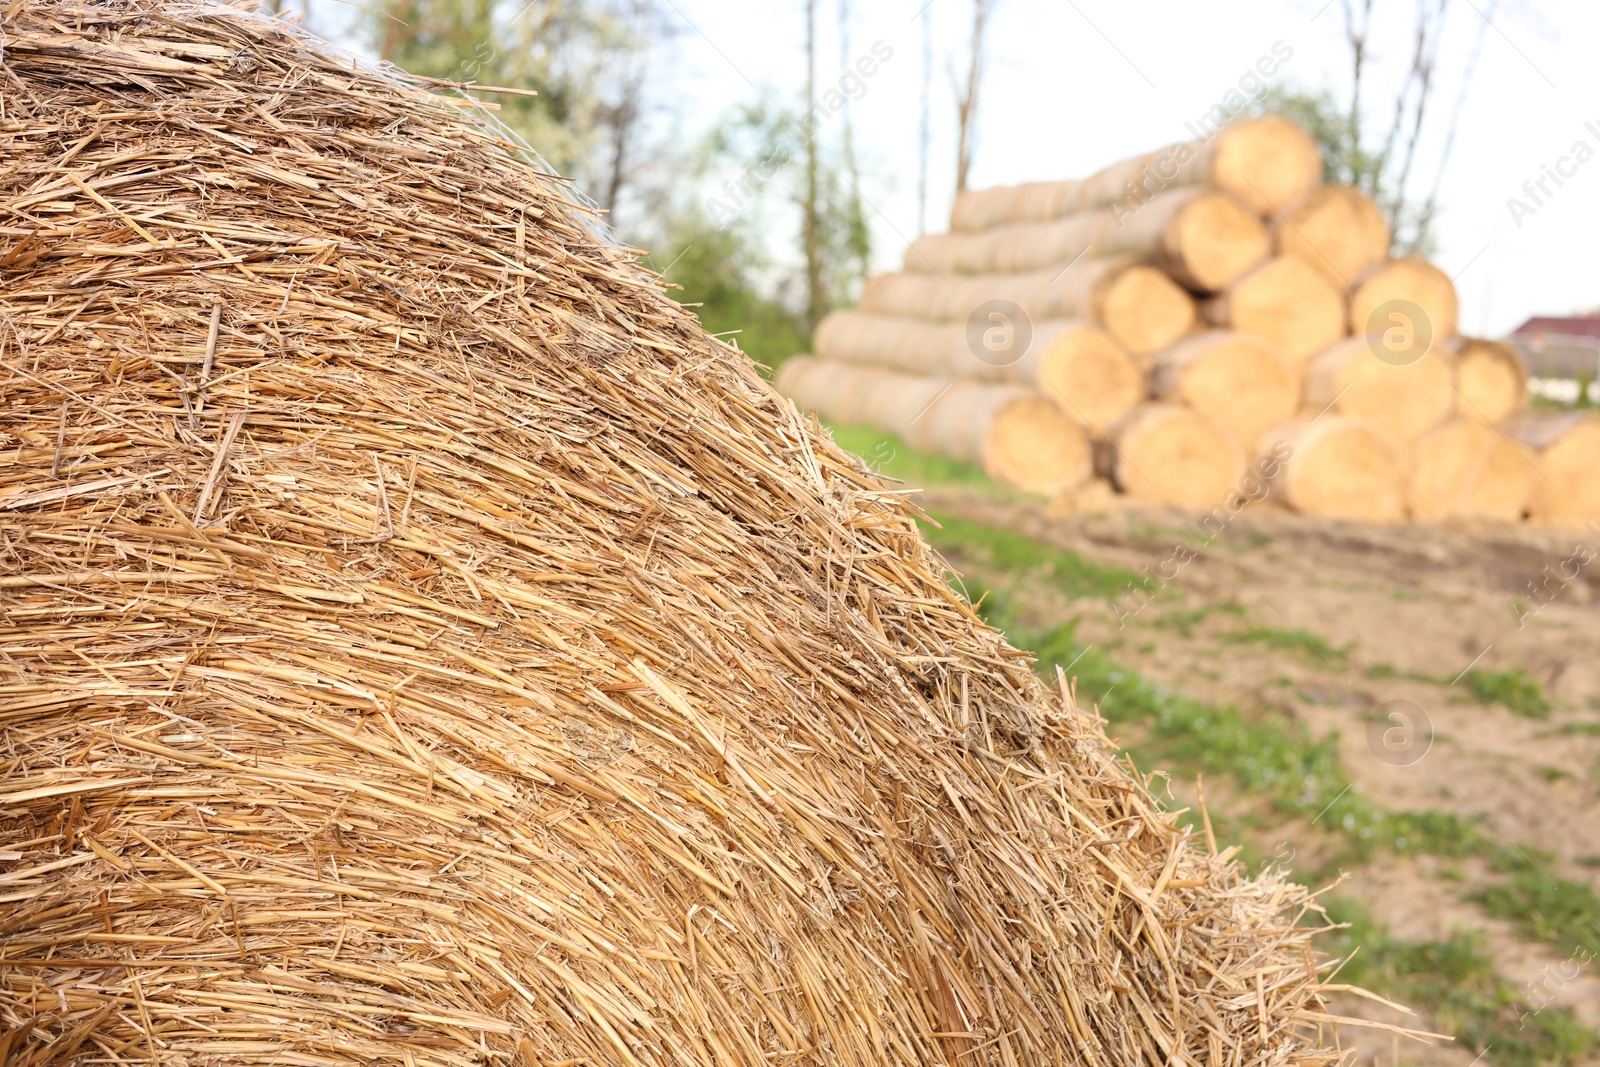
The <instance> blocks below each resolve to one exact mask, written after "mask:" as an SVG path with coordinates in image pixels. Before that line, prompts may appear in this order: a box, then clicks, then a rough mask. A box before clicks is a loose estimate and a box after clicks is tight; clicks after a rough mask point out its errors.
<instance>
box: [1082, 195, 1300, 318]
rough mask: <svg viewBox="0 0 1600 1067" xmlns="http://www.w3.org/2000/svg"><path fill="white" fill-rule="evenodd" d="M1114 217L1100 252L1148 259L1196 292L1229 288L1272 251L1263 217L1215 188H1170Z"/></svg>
mask: <svg viewBox="0 0 1600 1067" xmlns="http://www.w3.org/2000/svg"><path fill="white" fill-rule="evenodd" d="M1109 215H1110V218H1109V220H1108V222H1107V224H1106V226H1105V228H1104V229H1103V230H1102V231H1101V232H1100V233H1098V234H1097V235H1096V236H1095V242H1094V249H1095V251H1096V252H1097V253H1099V254H1100V255H1118V254H1127V255H1132V256H1137V257H1139V258H1141V259H1147V260H1149V261H1150V262H1152V263H1154V264H1156V265H1157V266H1159V267H1160V268H1161V269H1162V270H1165V271H1166V272H1167V273H1168V274H1170V275H1172V276H1173V278H1175V279H1177V280H1178V281H1179V282H1181V283H1183V284H1184V285H1186V286H1188V287H1189V288H1191V289H1193V290H1195V291H1196V292H1201V293H1214V292H1219V291H1220V290H1223V289H1226V288H1227V287H1228V286H1230V285H1232V284H1233V283H1234V282H1235V281H1237V280H1238V279H1239V278H1241V277H1242V276H1243V275H1244V274H1245V272H1247V271H1248V270H1250V268H1252V267H1254V266H1255V265H1256V264H1257V263H1260V262H1261V261H1262V260H1264V259H1266V258H1267V256H1268V254H1269V253H1270V252H1271V251H1272V239H1271V236H1270V235H1269V234H1268V233H1267V228H1266V227H1265V226H1263V225H1262V224H1261V220H1260V219H1258V218H1256V216H1255V215H1253V214H1252V213H1251V212H1250V210H1249V209H1248V208H1247V207H1245V206H1244V205H1243V204H1241V203H1239V201H1238V200H1237V199H1235V198H1234V197H1232V196H1230V195H1228V194H1227V193H1223V192H1218V191H1216V190H1214V189H1204V188H1195V187H1192V186H1191V187H1187V188H1178V189H1168V190H1166V191H1165V192H1161V193H1157V194H1156V195H1155V196H1153V197H1151V198H1150V199H1149V200H1148V201H1146V202H1144V203H1142V204H1138V205H1135V206H1133V207H1129V208H1118V209H1113V210H1111V211H1110V212H1109ZM1074 217H1079V216H1074Z"/></svg>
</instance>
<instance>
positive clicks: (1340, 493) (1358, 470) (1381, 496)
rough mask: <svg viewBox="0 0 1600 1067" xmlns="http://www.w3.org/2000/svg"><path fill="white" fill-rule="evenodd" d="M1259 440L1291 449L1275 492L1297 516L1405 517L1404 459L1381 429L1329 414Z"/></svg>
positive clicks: (1296, 422)
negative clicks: (1402, 461) (1300, 514)
mask: <svg viewBox="0 0 1600 1067" xmlns="http://www.w3.org/2000/svg"><path fill="white" fill-rule="evenodd" d="M1261 440H1262V442H1263V443H1265V442H1268V441H1270V442H1273V444H1274V445H1275V446H1276V445H1280V444H1281V445H1286V446H1288V447H1287V450H1286V455H1287V458H1286V459H1285V460H1284V461H1283V462H1282V464H1281V465H1280V467H1279V471H1278V475H1277V477H1276V478H1275V479H1274V487H1275V489H1276V490H1277V492H1278V495H1279V498H1280V499H1282V500H1283V502H1284V503H1285V504H1287V505H1288V506H1289V507H1291V508H1293V509H1294V510H1296V511H1300V512H1304V513H1305V514H1307V515H1325V516H1328V517H1331V518H1340V519H1359V520H1361V521H1363V522H1372V523H1390V522H1399V521H1400V520H1401V519H1403V518H1404V517H1405V511H1406V487H1405V477H1404V474H1403V472H1402V464H1401V458H1400V456H1399V454H1398V453H1397V452H1396V450H1395V446H1394V443H1393V441H1392V440H1391V439H1390V438H1389V436H1388V435H1387V434H1385V433H1384V432H1383V431H1382V430H1381V429H1379V428H1378V427H1376V426H1374V425H1372V424H1370V423H1363V422H1361V421H1359V420H1356V419H1349V418H1345V417H1344V416H1342V415H1338V414H1335V413H1333V412H1327V413H1325V414H1322V415H1316V416H1308V417H1302V418H1299V419H1297V420H1293V421H1291V422H1288V423H1285V424H1283V425H1281V426H1277V427H1274V428H1273V429H1272V430H1270V431H1268V432H1267V433H1266V434H1264V435H1263V436H1262V438H1261Z"/></svg>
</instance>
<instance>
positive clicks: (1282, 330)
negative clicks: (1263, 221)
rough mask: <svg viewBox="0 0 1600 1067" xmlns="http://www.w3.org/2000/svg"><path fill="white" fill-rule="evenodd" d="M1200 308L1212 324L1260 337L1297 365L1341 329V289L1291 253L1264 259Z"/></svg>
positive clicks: (1335, 337) (1330, 341) (1337, 336)
mask: <svg viewBox="0 0 1600 1067" xmlns="http://www.w3.org/2000/svg"><path fill="white" fill-rule="evenodd" d="M1201 307H1202V311H1203V313H1204V316H1205V319H1206V321H1207V322H1209V323H1211V324H1212V325H1213V326H1218V327H1221V328H1223V329H1228V330H1237V331H1238V332H1240V333H1248V334H1254V335H1255V336H1257V337H1260V338H1263V339H1264V340H1266V341H1268V342H1270V343H1271V344H1272V347H1273V349H1274V351H1276V352H1277V353H1278V354H1279V355H1281V356H1283V357H1284V358H1285V359H1287V360H1289V361H1290V362H1291V363H1293V364H1296V365H1298V364H1300V363H1303V362H1304V361H1305V360H1307V359H1309V358H1310V357H1311V356H1313V355H1315V354H1316V353H1318V352H1320V351H1322V350H1323V349H1324V348H1327V347H1328V346H1329V345H1331V344H1333V343H1334V342H1335V341H1337V340H1339V339H1340V338H1341V337H1343V336H1344V335H1345V333H1346V329H1345V297H1344V292H1343V290H1342V289H1338V288H1335V287H1334V286H1333V285H1332V284H1331V283H1330V282H1329V281H1328V280H1327V279H1326V278H1325V277H1324V276H1323V275H1322V274H1320V273H1319V272H1318V271H1316V270H1315V269H1314V268H1312V267H1311V266H1309V265H1308V264H1307V263H1306V262H1305V261H1304V260H1302V259H1298V258H1296V257H1294V256H1278V257H1276V258H1274V259H1270V260H1268V261H1267V262H1265V263H1263V264H1262V265H1261V266H1259V267H1257V268H1256V269H1255V270H1253V271H1251V272H1250V273H1249V274H1246V275H1245V276H1244V277H1243V278H1240V279H1239V280H1238V281H1236V282H1234V283H1233V284H1232V285H1230V286H1229V287H1228V290H1227V292H1225V293H1221V294H1219V295H1218V296H1216V297H1214V298H1212V299H1211V300H1208V301H1206V302H1205V303H1204V304H1203V305H1202V306H1201Z"/></svg>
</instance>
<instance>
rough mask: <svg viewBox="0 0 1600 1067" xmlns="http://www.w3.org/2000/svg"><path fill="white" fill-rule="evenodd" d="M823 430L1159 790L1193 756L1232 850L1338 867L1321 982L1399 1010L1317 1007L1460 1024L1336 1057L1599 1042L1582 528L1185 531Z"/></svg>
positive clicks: (1181, 796) (1524, 1060)
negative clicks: (1066, 680) (1333, 978)
mask: <svg viewBox="0 0 1600 1067" xmlns="http://www.w3.org/2000/svg"><path fill="white" fill-rule="evenodd" d="M836 434H837V436H838V438H839V440H840V441H841V443H843V444H844V445H846V447H849V448H852V449H853V450H855V451H857V452H859V453H860V454H861V455H863V456H864V457H866V458H867V461H868V463H869V464H870V465H872V466H873V467H874V468H875V469H878V470H880V471H881V472H882V473H884V474H886V475H888V476H891V477H898V478H901V479H904V480H905V482H906V484H907V486H908V487H915V488H918V489H920V490H921V491H920V492H919V493H917V494H916V495H915V497H914V499H915V501H916V503H917V504H918V505H919V506H920V507H922V508H923V509H924V511H925V512H926V513H927V515H928V521H927V522H925V523H924V531H925V533H926V534H927V536H928V537H929V539H930V540H931V541H932V542H933V543H934V545H935V546H936V547H938V548H939V549H940V551H941V552H942V553H943V554H944V555H945V557H946V559H947V560H948V561H949V562H950V564H951V566H952V568H953V569H954V570H955V571H956V572H957V573H958V574H959V576H960V577H959V580H960V581H962V582H963V583H964V584H965V586H966V587H967V589H968V592H969V594H971V595H972V596H973V597H974V599H978V598H980V597H981V598H982V605H981V610H982V611H983V612H984V614H985V616H986V617H987V618H989V619H990V621H991V622H993V623H994V624H995V625H997V626H999V627H1000V628H1001V629H1003V630H1005V631H1006V633H1007V635H1008V637H1010V638H1011V640H1012V642H1013V643H1014V644H1016V645H1018V646H1019V647H1023V648H1027V649H1029V650H1031V651H1033V652H1035V653H1036V654H1037V655H1038V657H1039V668H1040V670H1041V672H1042V673H1044V674H1045V675H1046V676H1047V677H1051V676H1053V674H1054V668H1055V667H1056V666H1058V665H1059V666H1061V667H1063V668H1067V673H1068V674H1069V675H1070V676H1073V677H1075V678H1076V679H1077V687H1078V689H1077V691H1078V698H1079V702H1080V704H1083V705H1092V706H1097V707H1098V708H1099V710H1100V713H1101V714H1102V715H1104V716H1105V717H1106V719H1107V720H1108V722H1109V724H1110V725H1109V727H1108V732H1109V733H1111V735H1112V736H1114V737H1118V738H1120V739H1121V742H1122V744H1123V745H1124V747H1125V749H1126V751H1127V752H1128V754H1129V755H1130V757H1131V758H1133V759H1134V761H1135V762H1136V764H1137V766H1139V767H1140V768H1141V769H1143V770H1145V771H1150V770H1151V769H1160V770H1162V771H1164V772H1166V773H1167V774H1168V775H1169V787H1170V789H1171V792H1172V795H1173V797H1174V800H1175V802H1176V803H1175V806H1180V807H1181V806H1185V805H1193V804H1194V803H1195V801H1196V800H1197V799H1198V798H1197V796H1196V779H1197V776H1200V775H1203V776H1204V783H1205V785H1204V789H1205V800H1206V804H1207V808H1208V810H1209V812H1210V815H1211V817H1212V820H1213V823H1214V824H1215V825H1216V828H1217V832H1218V836H1219V838H1223V837H1225V838H1227V839H1228V840H1232V841H1236V842H1242V843H1243V844H1244V846H1245V852H1244V855H1245V856H1246V858H1247V860H1248V862H1250V863H1252V864H1257V865H1260V864H1268V863H1274V862H1283V863H1286V864H1287V865H1288V866H1289V867H1290V868H1291V869H1292V870H1293V871H1294V872H1295V873H1296V875H1297V877H1299V878H1300V879H1301V880H1303V881H1305V882H1307V883H1308V884H1311V885H1315V886H1323V885H1327V884H1329V883H1332V882H1335V881H1337V880H1338V879H1339V878H1340V876H1341V874H1345V875H1347V877H1346V878H1345V880H1344V881H1343V882H1341V883H1340V884H1338V885H1337V886H1335V887H1334V888H1333V889H1332V890H1330V891H1329V893H1328V895H1327V896H1326V897H1325V898H1324V899H1325V900H1327V901H1328V904H1329V912H1330V915H1332V916H1333V917H1334V918H1335V919H1338V920H1340V921H1342V922H1345V923H1348V924H1349V925H1348V926H1347V927H1346V928H1345V929H1343V930H1341V931H1339V932H1338V933H1336V934H1333V935H1329V937H1328V944H1327V946H1326V947H1327V948H1328V949H1329V951H1334V952H1348V951H1350V950H1352V949H1357V948H1359V951H1357V953H1356V956H1355V958H1354V959H1353V960H1352V961H1351V962H1350V963H1349V964H1348V965H1347V966H1346V968H1345V970H1344V971H1343V973H1342V976H1341V977H1342V978H1348V979H1349V980H1350V981H1352V982H1359V983H1360V984H1362V985H1364V986H1366V987H1367V988H1371V989H1374V990H1376V991H1378V992H1380V993H1382V994H1384V995H1385V996H1389V997H1392V998H1394V999H1396V1000H1400V1001H1403V1002H1405V1003H1407V1004H1410V1005H1412V1006H1414V1007H1416V1008H1417V1009H1418V1011H1419V1015H1418V1016H1412V1017H1407V1016H1403V1015H1401V1014H1400V1013H1398V1012H1394V1011H1391V1010H1389V1009H1387V1008H1384V1007H1382V1006H1380V1005H1376V1004H1371V1003H1369V1002H1366V1001H1361V1000H1357V999H1355V998H1353V997H1345V998H1342V999H1341V1002H1340V1003H1339V1004H1338V1007H1339V1009H1340V1010H1341V1011H1343V1012H1344V1013H1346V1014H1351V1015H1360V1016H1363V1017H1368V1018H1373V1019H1379V1020H1382V1021H1387V1022H1397V1023H1402V1024H1404V1025H1407V1026H1412V1027H1420V1028H1422V1029H1427V1030H1435V1031H1442V1032H1448V1033H1454V1034H1457V1035H1459V1039H1458V1041H1457V1042H1456V1043H1455V1044H1454V1045H1449V1044H1445V1045H1439V1046H1433V1047H1430V1046H1427V1045H1423V1044H1420V1043H1415V1042H1409V1041H1397V1040H1395V1039H1393V1038H1392V1037H1391V1035H1389V1034H1385V1033H1381V1032H1380V1033H1372V1032H1365V1033H1364V1032H1362V1031H1357V1030H1354V1029H1351V1028H1342V1033H1341V1039H1342V1040H1343V1041H1344V1042H1345V1043H1346V1045H1347V1046H1351V1045H1353V1046H1354V1047H1356V1048H1357V1049H1358V1050H1359V1052H1358V1062H1361V1063H1372V1064H1382V1065H1384V1067H1388V1065H1391V1064H1400V1063H1408V1064H1455V1065H1462V1067H1465V1065H1467V1064H1471V1063H1473V1062H1474V1061H1475V1060H1477V1061H1478V1062H1482V1063H1487V1064H1508V1065H1509V1064H1534V1063H1596V1062H1600V961H1597V960H1596V959H1595V957H1596V956H1600V896H1597V895H1596V893H1595V881H1596V872H1597V870H1600V610H1597V603H1596V597H1597V593H1600V577H1597V576H1596V575H1600V559H1596V560H1595V561H1594V562H1592V563H1589V564H1587V565H1576V564H1575V563H1574V562H1572V561H1573V560H1574V555H1575V553H1577V557H1578V558H1579V559H1582V558H1583V556H1584V553H1583V552H1582V551H1581V550H1580V549H1579V543H1580V542H1586V546H1596V547H1600V539H1597V536H1596V534H1595V533H1590V532H1586V531H1576V532H1559V531H1552V530H1545V529H1537V528H1526V527H1510V526H1481V527H1468V526H1460V527H1450V526H1423V525H1405V526H1395V527H1372V526H1366V525H1362V524H1356V523H1344V522H1332V521H1327V520H1318V519H1310V518H1306V517H1303V516H1298V515H1294V514H1291V513H1288V512H1285V511H1282V510H1279V509H1276V508H1274V507H1272V506H1271V504H1270V501H1268V502H1264V503H1262V504H1252V505H1250V506H1249V507H1248V508H1246V509H1245V510H1244V511H1242V512H1240V513H1239V514H1238V515H1237V516H1235V517H1233V518H1232V519H1231V521H1229V522H1228V524H1227V526H1226V529H1224V530H1223V531H1222V532H1221V533H1220V534H1219V535H1218V536H1216V537H1214V538H1209V539H1208V538H1207V537H1206V536H1205V535H1204V533H1203V532H1202V531H1200V530H1198V529H1196V527H1195V526H1194V525H1193V520H1194V519H1195V518H1196V516H1194V515H1189V514H1185V513H1182V512H1178V511H1172V510H1165V509H1156V510H1151V509H1127V508H1115V507H1114V508H1109V509H1107V510H1104V511H1102V512H1099V513H1068V512H1066V511H1065V509H1063V508H1061V507H1060V506H1052V505H1051V504H1050V503H1047V502H1044V501H1040V500H1036V499H1030V498H1023V497H1020V496H1018V495H1015V494H1010V493H1006V492H1003V491H1000V490H997V489H995V488H994V487H993V486H992V485H990V484H989V483H988V482H986V481H985V480H984V479H983V478H982V477H981V476H979V475H978V474H977V472H975V471H972V470H971V469H970V468H965V467H962V466H961V465H959V464H952V463H949V462H946V461H941V460H937V459H933V458H930V457H925V456H921V455H918V454H915V453H912V452H909V451H907V450H905V449H904V447H903V446H901V445H899V444H898V442H895V441H893V440H892V439H889V438H883V437H880V436H878V435H875V434H871V433H868V432H863V431H857V430H853V429H848V428H847V429H843V430H838V431H836ZM1179 561H1182V562H1181V563H1180V562H1179ZM1564 565H1565V566H1564ZM1552 574H1554V575H1557V576H1563V575H1566V576H1569V577H1562V578H1561V581H1560V582H1557V581H1554V580H1549V578H1550V575H1552ZM1147 575H1159V576H1161V577H1163V578H1167V579H1169V580H1167V581H1165V582H1164V587H1160V586H1159V585H1158V583H1156V582H1153V581H1147V580H1146V576H1147ZM1591 581H1592V582H1593V583H1594V584H1592V585H1591V584H1590V583H1591ZM1130 583H1132V584H1130ZM1529 583H1544V589H1545V592H1544V593H1542V594H1541V596H1542V597H1543V598H1544V599H1547V600H1548V603H1543V604H1542V603H1541V600H1540V599H1539V598H1536V597H1535V596H1534V595H1533V594H1532V593H1530V591H1529V588H1528V586H1529ZM1141 587H1143V588H1144V589H1146V590H1153V592H1143V593H1138V594H1137V595H1136V593H1135V590H1137V589H1139V588H1141ZM1395 715H1399V716H1400V717H1399V718H1396V717H1394V716H1395ZM1408 731H1410V732H1408ZM1430 735H1431V736H1430Z"/></svg>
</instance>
